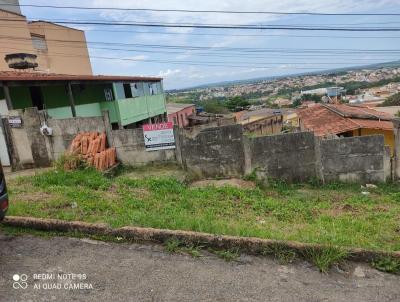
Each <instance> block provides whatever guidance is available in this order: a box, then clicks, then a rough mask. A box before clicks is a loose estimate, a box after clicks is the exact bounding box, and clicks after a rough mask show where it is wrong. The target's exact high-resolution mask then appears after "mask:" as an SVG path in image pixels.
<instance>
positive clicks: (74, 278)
mask: <svg viewBox="0 0 400 302" xmlns="http://www.w3.org/2000/svg"><path fill="white" fill-rule="evenodd" d="M347 268H348V269H347V272H345V271H341V270H340V269H337V268H336V269H332V271H331V272H330V273H329V274H321V273H319V272H318V271H317V270H316V269H315V268H314V267H312V266H311V265H309V264H308V263H306V262H300V263H297V264H291V265H287V266H284V265H280V264H278V263H277V262H276V261H274V260H272V259H269V258H261V257H250V256H241V258H240V259H239V260H238V261H236V262H231V263H227V262H225V261H223V260H221V259H219V258H216V257H215V256H214V255H211V254H208V253H205V255H204V257H201V258H196V259H195V258H192V257H190V256H186V255H178V254H172V255H171V254H168V253H165V252H164V251H163V247H162V246H158V245H140V244H114V243H103V242H97V241H92V240H87V239H72V238H58V237H55V238H51V239H46V238H38V237H31V236H23V237H10V236H5V235H2V234H1V233H0V301H1V302H11V301H96V302H99V301H114V302H115V301H124V302H125V301H174V302H175V301H280V302H282V301H293V302H301V301H307V302H317V301H362V302H366V301H379V302H384V301H390V302H393V301H400V276H393V275H389V274H385V273H381V272H378V271H376V270H374V269H371V268H369V267H368V266H367V265H362V264H356V263H349V264H348V267H347ZM16 275H18V276H16ZM13 278H14V279H13ZM25 287H26V288H25Z"/></svg>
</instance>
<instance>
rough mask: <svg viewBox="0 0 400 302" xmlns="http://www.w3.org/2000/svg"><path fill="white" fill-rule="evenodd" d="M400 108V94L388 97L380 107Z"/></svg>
mask: <svg viewBox="0 0 400 302" xmlns="http://www.w3.org/2000/svg"><path fill="white" fill-rule="evenodd" d="M386 106H400V92H398V93H396V94H393V95H392V96H390V97H388V98H387V99H386V100H385V101H384V102H383V103H382V104H380V105H379V107H386Z"/></svg>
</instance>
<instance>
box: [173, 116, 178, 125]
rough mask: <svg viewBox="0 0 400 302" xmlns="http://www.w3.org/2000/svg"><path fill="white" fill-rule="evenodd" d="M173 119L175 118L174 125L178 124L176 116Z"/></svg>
mask: <svg viewBox="0 0 400 302" xmlns="http://www.w3.org/2000/svg"><path fill="white" fill-rule="evenodd" d="M173 119H174V125H177V123H176V117H175V116H174V117H173Z"/></svg>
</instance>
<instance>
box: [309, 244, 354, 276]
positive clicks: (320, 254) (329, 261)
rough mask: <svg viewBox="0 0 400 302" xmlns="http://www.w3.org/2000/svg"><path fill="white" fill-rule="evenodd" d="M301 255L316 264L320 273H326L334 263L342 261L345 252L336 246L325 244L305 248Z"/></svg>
mask: <svg viewBox="0 0 400 302" xmlns="http://www.w3.org/2000/svg"><path fill="white" fill-rule="evenodd" d="M303 256H304V258H306V259H307V260H309V261H310V262H312V263H313V264H314V265H315V266H317V267H318V268H319V270H320V271H321V272H322V273H326V272H328V270H329V269H330V268H331V267H332V266H333V265H334V264H338V263H340V262H342V261H344V260H345V259H346V257H347V252H346V251H344V250H342V249H340V248H337V247H333V246H327V247H320V248H307V249H306V250H305V252H304V255H303Z"/></svg>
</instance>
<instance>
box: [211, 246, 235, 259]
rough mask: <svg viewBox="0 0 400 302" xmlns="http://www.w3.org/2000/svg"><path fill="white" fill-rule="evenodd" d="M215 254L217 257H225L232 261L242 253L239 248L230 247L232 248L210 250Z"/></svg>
mask: <svg viewBox="0 0 400 302" xmlns="http://www.w3.org/2000/svg"><path fill="white" fill-rule="evenodd" d="M210 252H212V253H213V254H215V255H216V256H217V257H219V258H221V259H224V260H225V261H226V262H231V261H234V260H236V259H237V258H239V256H240V254H239V251H238V250H237V249H230V250H212V249H211V250H210Z"/></svg>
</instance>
